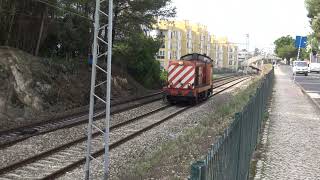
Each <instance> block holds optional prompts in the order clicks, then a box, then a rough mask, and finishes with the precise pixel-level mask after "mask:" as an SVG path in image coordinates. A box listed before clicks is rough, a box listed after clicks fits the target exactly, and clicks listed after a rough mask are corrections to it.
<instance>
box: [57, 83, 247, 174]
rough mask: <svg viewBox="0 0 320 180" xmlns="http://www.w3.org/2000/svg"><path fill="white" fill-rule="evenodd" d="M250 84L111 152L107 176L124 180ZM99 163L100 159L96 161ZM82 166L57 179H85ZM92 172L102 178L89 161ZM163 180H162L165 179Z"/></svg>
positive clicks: (99, 171)
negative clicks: (133, 168)
mask: <svg viewBox="0 0 320 180" xmlns="http://www.w3.org/2000/svg"><path fill="white" fill-rule="evenodd" d="M250 80H251V79H249V80H246V81H244V82H242V83H241V84H239V85H236V86H234V87H233V88H231V89H230V90H228V91H226V92H224V93H222V94H220V95H217V96H215V97H213V98H211V99H209V100H208V101H206V102H205V103H203V104H201V105H200V106H196V107H194V108H191V109H189V110H187V111H185V112H183V113H182V114H180V115H179V116H176V117H174V118H172V119H170V120H169V121H166V122H164V123H162V124H161V125H159V126H157V127H155V128H153V129H151V130H149V131H147V132H145V133H143V134H142V135H140V136H139V137H137V138H135V139H133V140H130V141H129V142H127V143H125V144H123V145H121V146H119V147H117V148H115V149H113V150H111V151H110V176H111V179H127V177H126V176H124V174H126V173H124V172H127V170H128V169H131V167H130V166H132V165H133V164H134V162H137V161H139V160H141V159H142V158H144V157H146V156H148V155H150V154H152V153H153V152H155V151H157V150H159V148H160V147H161V144H163V143H165V142H168V141H170V140H175V139H177V138H178V137H179V136H180V135H181V134H182V133H183V131H184V130H185V129H188V128H194V127H196V126H197V125H198V124H199V123H200V121H201V120H202V119H206V118H208V116H209V115H210V114H211V113H212V111H214V109H215V108H217V107H218V106H219V105H221V104H223V103H225V102H227V101H228V100H229V99H230V98H232V94H233V93H235V91H237V90H239V88H241V89H243V88H246V87H247V86H248V85H249V84H250ZM227 124H228V122H226V123H225V124H217V125H216V127H212V128H213V129H217V131H220V130H221V129H224V128H225V126H226V125H227ZM98 159H99V160H101V161H102V157H99V158H98ZM83 167H84V165H83V166H81V167H79V168H77V169H75V170H73V171H71V172H68V173H67V174H65V175H64V176H62V177H60V178H59V179H76V178H75V177H78V178H82V177H83V176H84V170H83ZM92 169H94V170H95V171H94V172H93V173H92V174H93V179H99V178H101V176H102V171H101V170H102V169H103V167H102V166H101V165H100V164H98V163H95V162H93V161H92ZM162 173H166V174H167V177H166V178H170V177H174V176H177V177H186V176H187V174H185V173H184V172H181V173H180V172H175V171H171V170H168V172H162ZM166 178H165V179H166Z"/></svg>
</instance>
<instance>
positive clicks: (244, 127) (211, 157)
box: [190, 70, 274, 180]
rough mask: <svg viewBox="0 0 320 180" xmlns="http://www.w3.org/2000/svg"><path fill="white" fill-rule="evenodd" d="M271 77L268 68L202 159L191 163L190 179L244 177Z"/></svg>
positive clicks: (271, 83) (240, 179)
mask: <svg viewBox="0 0 320 180" xmlns="http://www.w3.org/2000/svg"><path fill="white" fill-rule="evenodd" d="M273 80H274V71H273V70H271V71H270V72H269V73H268V74H267V75H266V76H265V77H264V79H263V80H262V82H261V84H260V86H259V87H258V88H257V91H256V93H255V94H254V95H253V96H252V97H251V98H250V100H249V102H248V104H247V105H246V106H245V107H244V108H243V110H242V112H239V113H236V114H235V116H234V121H233V122H232V124H231V125H230V126H229V128H227V129H226V130H225V131H224V134H223V135H222V136H221V137H220V138H219V139H218V141H217V142H216V143H215V144H213V145H212V147H211V149H210V150H209V152H208V155H207V156H206V159H205V160H202V161H198V162H196V163H193V164H192V165H191V176H190V179H191V180H209V179H210V180H211V179H218V180H220V179H225V180H245V179H248V177H249V168H250V160H251V156H252V153H253V151H254V150H255V148H256V144H257V141H258V139H259V138H258V136H259V132H260V129H261V123H262V120H263V118H264V112H265V110H266V108H267V107H266V106H267V103H268V99H269V98H270V97H271V94H272V88H273Z"/></svg>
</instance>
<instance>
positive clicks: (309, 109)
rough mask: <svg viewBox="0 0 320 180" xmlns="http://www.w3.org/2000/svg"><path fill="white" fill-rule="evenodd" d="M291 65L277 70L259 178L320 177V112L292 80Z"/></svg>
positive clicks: (277, 179) (317, 179)
mask: <svg viewBox="0 0 320 180" xmlns="http://www.w3.org/2000/svg"><path fill="white" fill-rule="evenodd" d="M289 68H290V67H288V66H281V67H278V68H276V69H275V74H276V80H275V93H274V95H273V103H272V107H271V112H270V123H269V127H266V129H267V130H268V131H269V132H268V138H267V143H266V145H265V147H264V152H263V153H262V162H261V168H260V171H261V172H260V173H259V174H260V175H259V176H260V177H259V178H260V179H272V180H286V179H295V180H296V179H299V180H300V179H301V180H306V179H310V180H320V112H319V109H317V108H315V106H314V105H313V104H312V103H311V101H310V100H309V99H308V97H307V96H306V95H305V94H304V93H302V91H301V89H300V87H298V86H297V85H296V84H294V83H293V82H292V80H291V79H290V77H289V75H290V71H289ZM255 179H257V178H255Z"/></svg>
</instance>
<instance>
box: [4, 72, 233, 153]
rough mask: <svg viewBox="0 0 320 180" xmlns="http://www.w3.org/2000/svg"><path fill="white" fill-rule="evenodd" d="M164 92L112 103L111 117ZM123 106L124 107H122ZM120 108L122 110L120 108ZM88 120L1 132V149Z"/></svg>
mask: <svg viewBox="0 0 320 180" xmlns="http://www.w3.org/2000/svg"><path fill="white" fill-rule="evenodd" d="M237 77H239V76H234V75H231V76H226V77H222V78H218V79H216V80H215V81H214V83H218V82H222V81H225V80H232V79H234V78H237ZM161 93H162V92H156V93H152V94H148V95H146V96H141V97H137V98H132V99H129V100H125V101H118V102H113V103H112V108H111V115H112V114H116V113H120V112H123V111H126V110H129V109H133V108H136V107H139V106H142V105H144V104H148V103H151V102H154V101H157V100H160V99H161V98H162V97H161ZM155 96H158V97H157V98H153V97H155ZM147 98H151V99H150V100H146V99H147ZM140 100H144V102H143V103H140V102H138V103H133V104H132V102H134V101H140ZM127 103H131V105H129V106H128V105H126V106H124V107H123V106H122V105H123V104H127ZM121 106H122V107H121ZM119 107H120V108H119ZM103 116H104V107H100V108H99V109H98V110H97V111H96V112H95V115H94V117H95V118H101V117H103ZM87 120H88V111H83V112H79V113H75V114H72V115H68V116H65V117H63V118H58V119H53V120H50V121H44V122H40V123H35V124H31V125H27V126H22V127H18V128H15V129H11V130H7V131H3V132H0V149H2V148H5V147H7V146H10V145H13V144H15V143H18V142H20V141H23V140H25V139H27V138H30V137H33V136H37V135H41V134H45V133H49V132H52V131H55V130H57V129H60V128H69V127H73V126H77V125H79V124H83V123H86V122H87Z"/></svg>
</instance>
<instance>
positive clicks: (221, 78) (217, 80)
mask: <svg viewBox="0 0 320 180" xmlns="http://www.w3.org/2000/svg"><path fill="white" fill-rule="evenodd" d="M234 77H239V75H229V76H224V77H220V78H216V79H213V83H217V82H220V81H224V80H227V79H231V78H234Z"/></svg>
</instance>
